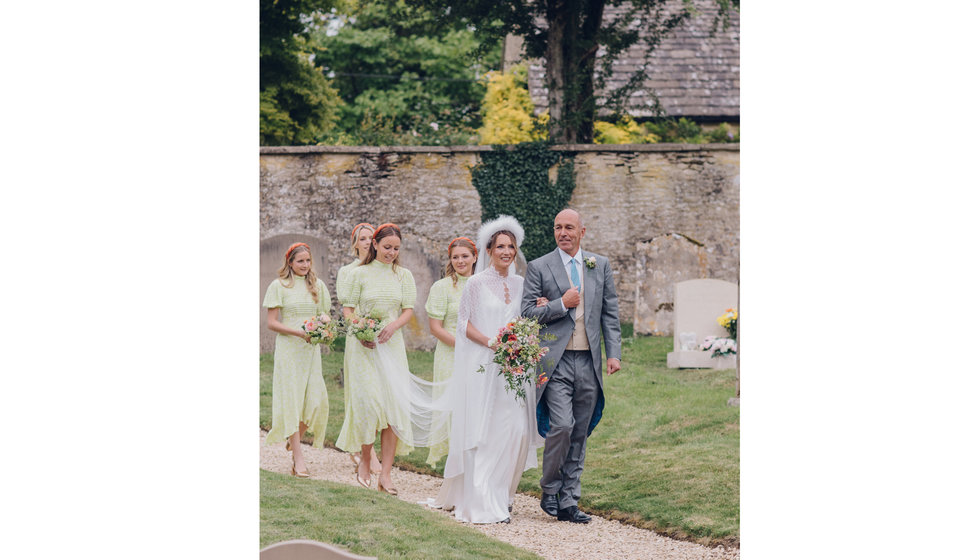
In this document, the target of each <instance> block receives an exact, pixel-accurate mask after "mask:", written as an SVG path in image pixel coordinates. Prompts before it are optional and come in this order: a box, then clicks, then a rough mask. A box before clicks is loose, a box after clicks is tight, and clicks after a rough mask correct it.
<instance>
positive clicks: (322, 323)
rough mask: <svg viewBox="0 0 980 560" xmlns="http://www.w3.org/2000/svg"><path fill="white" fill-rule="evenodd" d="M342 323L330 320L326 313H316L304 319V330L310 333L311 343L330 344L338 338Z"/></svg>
mask: <svg viewBox="0 0 980 560" xmlns="http://www.w3.org/2000/svg"><path fill="white" fill-rule="evenodd" d="M338 331H340V325H339V324H338V323H337V322H336V321H332V320H330V316H329V315H327V314H326V313H321V314H319V315H314V316H313V317H310V318H309V319H307V320H306V321H303V332H305V333H306V334H308V335H310V344H330V343H331V342H333V340H334V339H335V338H337V332H338Z"/></svg>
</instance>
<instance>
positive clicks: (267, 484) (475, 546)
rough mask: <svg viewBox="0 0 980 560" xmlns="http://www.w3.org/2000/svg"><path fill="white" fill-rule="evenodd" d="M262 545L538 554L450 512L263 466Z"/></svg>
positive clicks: (455, 554) (464, 555)
mask: <svg viewBox="0 0 980 560" xmlns="http://www.w3.org/2000/svg"><path fill="white" fill-rule="evenodd" d="M259 488H260V496H259V508H260V509H259V511H260V512H261V513H260V525H261V529H260V531H259V546H260V547H266V546H268V545H270V544H274V543H277V542H280V541H286V540H291V539H311V540H315V541H320V542H325V543H329V544H334V545H338V546H342V547H344V548H346V549H347V550H349V551H351V552H353V553H354V554H361V555H364V556H377V557H379V558H417V559H419V560H422V559H425V560H428V559H429V558H457V559H482V558H499V559H501V560H510V559H512V558H519V559H534V558H540V557H539V556H537V555H535V554H532V553H530V552H527V551H525V550H521V549H519V548H517V547H515V546H513V545H510V544H507V543H504V542H501V541H498V540H495V539H492V538H490V537H487V536H485V535H484V534H483V533H481V532H479V531H477V530H475V529H472V528H469V527H467V526H465V525H463V524H461V523H458V522H456V521H455V520H454V519H452V518H449V517H447V516H445V515H442V514H439V513H436V512H434V511H429V510H427V509H426V508H423V507H419V506H417V505H415V504H410V503H408V502H403V501H401V500H399V499H398V498H395V497H393V496H388V495H386V494H382V493H380V492H365V491H364V490H363V489H362V488H360V487H357V486H347V485H344V484H337V483H334V482H329V481H325V480H300V479H297V478H293V477H291V476H288V475H284V474H278V473H273V472H269V471H264V470H261V469H260V470H259Z"/></svg>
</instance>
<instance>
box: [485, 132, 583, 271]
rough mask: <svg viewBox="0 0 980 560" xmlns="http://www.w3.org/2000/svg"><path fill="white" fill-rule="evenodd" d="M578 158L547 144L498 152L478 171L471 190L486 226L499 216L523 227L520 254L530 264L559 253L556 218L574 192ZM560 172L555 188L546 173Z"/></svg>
mask: <svg viewBox="0 0 980 560" xmlns="http://www.w3.org/2000/svg"><path fill="white" fill-rule="evenodd" d="M574 157H575V156H574V154H573V153H571V152H562V151H556V150H552V149H551V144H550V143H547V142H525V143H522V144H514V145H510V146H494V147H493V151H491V152H485V153H483V154H482V155H481V158H480V163H478V164H477V165H475V166H474V167H473V169H472V172H473V186H474V187H476V191H477V192H478V193H479V194H480V204H481V206H482V207H483V215H482V221H484V222H486V221H488V220H492V219H494V218H496V217H497V216H499V215H501V214H509V215H511V216H514V217H515V218H517V221H518V222H520V223H521V225H522V226H523V227H524V243H523V245H522V247H521V250H522V251H523V253H524V257H525V258H526V259H527V260H528V261H532V260H534V259H536V258H538V257H540V256H541V255H544V254H546V253H548V252H550V251H552V250H554V248H555V237H554V234H553V229H554V221H555V215H557V214H558V212H561V211H562V210H563V209H564V208H566V207H567V206H568V201H569V200H571V198H572V191H573V190H574V189H575V167H574ZM554 166H557V168H558V173H557V178H556V180H555V182H551V180H550V179H549V178H548V171H549V170H550V169H551V168H552V167H554Z"/></svg>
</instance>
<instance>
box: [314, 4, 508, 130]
mask: <svg viewBox="0 0 980 560" xmlns="http://www.w3.org/2000/svg"><path fill="white" fill-rule="evenodd" d="M441 13H442V9H441V8H439V9H436V8H428V7H424V6H410V5H408V4H407V3H405V2H404V1H402V0H397V1H393V2H387V1H384V0H371V1H366V2H359V3H357V4H356V5H352V6H351V7H350V8H349V9H347V10H338V12H337V14H336V15H335V17H336V18H339V19H340V21H339V23H340V24H341V25H339V26H338V27H339V29H336V30H335V31H334V30H330V31H327V30H326V29H321V30H320V31H318V32H317V33H315V34H314V35H313V37H312V41H311V45H312V46H313V47H314V51H315V53H316V58H315V60H316V63H317V64H318V65H320V66H322V67H323V68H324V70H325V71H326V72H328V75H330V76H332V80H333V84H334V85H335V86H336V87H337V89H338V91H339V92H340V95H341V97H342V98H343V100H344V102H345V104H344V106H343V108H342V109H341V111H340V120H339V123H338V126H337V128H336V129H335V131H334V132H333V133H330V134H326V135H324V137H323V138H322V140H323V141H325V142H328V143H334V142H338V141H340V142H344V143H384V140H385V138H383V137H379V134H387V135H388V136H389V137H390V138H388V139H389V140H391V141H399V142H400V143H411V139H412V138H418V139H420V140H422V141H425V142H426V143H430V144H450V143H460V144H467V143H472V142H473V141H474V140H475V137H476V127H478V126H479V125H480V103H481V101H482V100H483V95H484V92H485V91H486V85H485V77H484V75H485V74H486V72H487V71H488V70H490V69H492V68H495V67H497V66H499V64H500V49H499V41H497V42H496V44H497V45H498V47H497V48H494V49H491V50H488V51H485V52H478V49H477V47H478V46H479V44H480V43H479V41H478V40H477V38H476V35H475V32H474V30H472V29H470V28H468V27H467V26H466V25H465V23H463V22H460V21H455V22H450V23H449V24H446V23H445V22H442V21H441V20H440V15H441ZM490 43H491V44H493V41H490ZM481 80H483V82H482V83H481ZM406 140H408V142H406Z"/></svg>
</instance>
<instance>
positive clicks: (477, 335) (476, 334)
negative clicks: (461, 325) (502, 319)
mask: <svg viewBox="0 0 980 560" xmlns="http://www.w3.org/2000/svg"><path fill="white" fill-rule="evenodd" d="M466 338H468V339H470V340H472V341H473V342H475V343H477V344H479V345H480V346H486V345H487V343H489V342H490V337H488V336H487V335H485V334H483V333H481V332H480V331H479V329H477V328H476V327H474V326H473V323H471V322H469V321H467V322H466Z"/></svg>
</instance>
